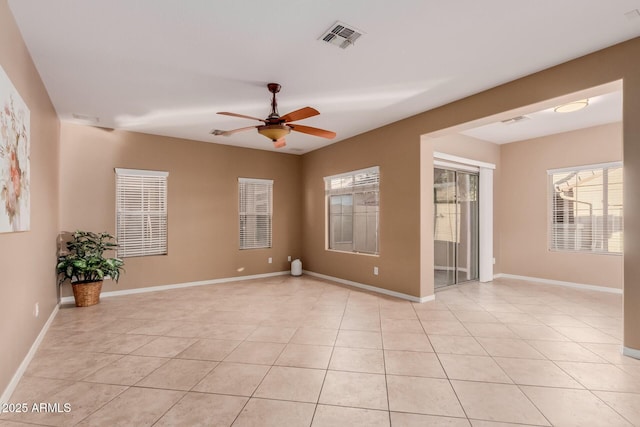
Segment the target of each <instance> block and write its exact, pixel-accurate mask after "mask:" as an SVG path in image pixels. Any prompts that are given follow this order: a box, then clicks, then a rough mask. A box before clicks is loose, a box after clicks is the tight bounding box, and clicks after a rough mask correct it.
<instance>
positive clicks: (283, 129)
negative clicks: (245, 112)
mask: <svg viewBox="0 0 640 427" xmlns="http://www.w3.org/2000/svg"><path fill="white" fill-rule="evenodd" d="M289 132H291V128H290V127H289V126H287V125H265V126H259V127H258V133H260V135H263V136H266V137H267V138H269V139H270V140H272V141H277V140H279V139H280V138H283V137H285V136H286V135H288V134H289Z"/></svg>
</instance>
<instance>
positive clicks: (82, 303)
mask: <svg viewBox="0 0 640 427" xmlns="http://www.w3.org/2000/svg"><path fill="white" fill-rule="evenodd" d="M71 287H72V288H73V297H74V298H75V300H76V307H89V306H92V305H96V304H98V303H99V302H100V292H101V291H102V280H101V281H99V282H87V283H72V284H71Z"/></svg>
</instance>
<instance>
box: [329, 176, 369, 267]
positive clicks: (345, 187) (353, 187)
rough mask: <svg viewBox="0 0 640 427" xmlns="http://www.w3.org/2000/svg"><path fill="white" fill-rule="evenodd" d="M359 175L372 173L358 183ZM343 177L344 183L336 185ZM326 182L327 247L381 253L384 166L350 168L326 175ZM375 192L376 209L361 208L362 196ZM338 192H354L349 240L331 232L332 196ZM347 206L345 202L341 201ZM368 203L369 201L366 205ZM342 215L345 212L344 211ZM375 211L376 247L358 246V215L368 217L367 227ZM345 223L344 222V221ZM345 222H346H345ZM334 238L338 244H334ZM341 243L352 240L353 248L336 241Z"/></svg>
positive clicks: (365, 219) (347, 193) (347, 242)
mask: <svg viewBox="0 0 640 427" xmlns="http://www.w3.org/2000/svg"><path fill="white" fill-rule="evenodd" d="M358 175H360V176H362V175H369V177H367V178H366V179H365V180H362V181H361V182H359V183H357V181H358V179H357V178H356V177H357V176H358ZM338 180H340V181H342V184H340V186H336V184H337V183H336V181H338ZM324 184H325V250H327V251H332V252H342V253H349V254H357V255H365V256H376V257H377V256H380V167H379V166H371V167H368V168H364V169H358V170H353V171H349V172H344V173H340V174H336V175H330V176H326V177H324ZM370 193H373V195H374V196H373V197H374V198H375V205H374V206H375V209H374V210H371V211H370V210H368V209H365V211H364V212H360V213H358V212H357V210H358V209H357V207H356V205H358V200H359V199H361V197H359V196H362V195H365V196H364V197H366V195H367V194H370ZM335 196H350V200H351V212H350V213H351V221H350V223H351V240H350V241H349V240H348V239H347V240H344V241H337V240H335V239H332V236H331V233H332V231H333V228H332V224H333V220H334V218H333V213H332V203H331V202H332V197H335ZM341 206H343V205H341ZM365 206H366V205H365ZM340 215H342V212H340ZM370 215H373V216H374V217H375V231H374V235H375V249H374V250H373V251H368V250H363V248H362V247H359V246H358V244H359V243H358V241H357V239H356V237H355V233H356V229H357V227H358V219H360V220H362V219H363V217H364V221H365V227H368V224H366V221H368V219H369V216H370ZM341 223H342V222H341ZM342 224H344V223H342ZM343 231H344V230H342V231H341V236H340V237H341V238H343V237H345V236H344V235H343ZM366 234H368V233H366ZM332 242H333V243H334V246H333V247H332ZM336 243H340V244H344V245H348V244H351V249H350V250H349V249H347V248H336V247H335V244H336Z"/></svg>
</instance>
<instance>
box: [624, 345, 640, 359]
mask: <svg viewBox="0 0 640 427" xmlns="http://www.w3.org/2000/svg"><path fill="white" fill-rule="evenodd" d="M622 354H624V355H625V356H629V357H633V358H634V359H640V350H636V349H635V348H629V347H622Z"/></svg>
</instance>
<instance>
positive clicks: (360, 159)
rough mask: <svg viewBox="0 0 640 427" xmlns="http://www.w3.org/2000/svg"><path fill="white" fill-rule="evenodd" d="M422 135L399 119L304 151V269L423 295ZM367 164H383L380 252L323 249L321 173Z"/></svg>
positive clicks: (323, 205)
mask: <svg viewBox="0 0 640 427" xmlns="http://www.w3.org/2000/svg"><path fill="white" fill-rule="evenodd" d="M419 140H420V138H419V135H411V133H410V132H407V129H406V128H405V126H404V125H403V124H402V122H398V123H397V124H395V125H390V126H386V127H384V128H381V129H379V130H376V131H374V132H370V133H366V134H363V135H360V136H357V137H354V138H351V139H349V140H348V141H344V142H340V143H338V144H334V145H331V146H329V147H326V148H323V149H320V150H316V151H313V152H311V153H308V154H305V155H304V156H303V168H302V170H303V191H304V195H303V198H304V200H303V218H304V219H303V221H304V223H303V241H304V245H303V249H302V250H303V253H302V262H303V267H304V269H305V270H309V271H313V272H316V273H321V274H325V275H329V276H333V277H338V278H341V279H347V280H351V281H355V282H359V283H365V284H368V285H372V286H377V287H381V288H385V289H389V290H393V291H396V292H401V293H404V294H408V295H414V296H418V295H419V293H418V291H417V290H416V289H415V285H416V283H417V281H416V278H417V276H418V274H419V267H420V266H419V261H418V259H419V255H420V239H419V235H418V233H417V231H416V229H415V224H416V223H417V222H418V221H419V218H420V213H419V207H420V204H419V202H420V201H419V199H418V198H417V197H412V195H415V194H417V193H418V188H419V174H420V156H419V144H418V143H417V142H419ZM369 166H380V223H379V248H380V250H379V256H371V255H360V254H351V253H343V252H335V251H327V250H325V235H326V230H325V196H324V180H323V178H324V177H325V176H329V175H335V174H339V173H344V172H349V171H353V170H357V169H363V168H366V167H369ZM374 266H376V267H378V268H379V275H378V276H375V275H374V274H373V267H374Z"/></svg>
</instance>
